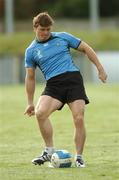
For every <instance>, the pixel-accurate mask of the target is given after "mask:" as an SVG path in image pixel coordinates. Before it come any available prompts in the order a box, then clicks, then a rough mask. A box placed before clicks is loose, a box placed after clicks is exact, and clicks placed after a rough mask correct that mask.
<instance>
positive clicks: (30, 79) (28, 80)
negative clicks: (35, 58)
mask: <svg viewBox="0 0 119 180" xmlns="http://www.w3.org/2000/svg"><path fill="white" fill-rule="evenodd" d="M25 88H26V94H27V103H28V105H27V108H26V110H25V112H24V114H28V115H29V116H32V115H34V103H33V99H34V92H35V69H33V68H26V77H25Z"/></svg>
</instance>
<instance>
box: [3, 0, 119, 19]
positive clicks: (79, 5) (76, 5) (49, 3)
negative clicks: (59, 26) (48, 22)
mask: <svg viewBox="0 0 119 180" xmlns="http://www.w3.org/2000/svg"><path fill="white" fill-rule="evenodd" d="M89 1H90V0H14V11H15V12H14V14H15V19H31V18H32V17H34V16H35V15H36V14H38V13H39V12H41V11H48V12H49V13H50V14H51V15H52V16H55V17H66V18H88V16H89ZM4 2H5V0H0V17H1V18H3V16H4ZM99 6H100V16H101V17H108V16H119V0H99Z"/></svg>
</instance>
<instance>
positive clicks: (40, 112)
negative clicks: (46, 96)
mask: <svg viewBox="0 0 119 180" xmlns="http://www.w3.org/2000/svg"><path fill="white" fill-rule="evenodd" d="M35 115H36V117H37V118H38V119H39V120H40V119H41V120H42V119H45V118H47V111H46V110H45V109H35Z"/></svg>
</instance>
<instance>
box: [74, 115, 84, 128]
mask: <svg viewBox="0 0 119 180" xmlns="http://www.w3.org/2000/svg"><path fill="white" fill-rule="evenodd" d="M73 118H74V123H75V125H76V126H84V115H83V114H75V115H74V116H73Z"/></svg>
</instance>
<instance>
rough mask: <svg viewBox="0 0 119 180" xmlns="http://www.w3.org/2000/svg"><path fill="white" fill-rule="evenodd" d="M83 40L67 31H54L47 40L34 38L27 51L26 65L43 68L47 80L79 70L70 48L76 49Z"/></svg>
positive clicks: (27, 66)
mask: <svg viewBox="0 0 119 180" xmlns="http://www.w3.org/2000/svg"><path fill="white" fill-rule="evenodd" d="M80 43H81V40H80V39H78V38H76V37H74V36H72V35H71V34H68V33H65V32H60V33H59V32H52V33H51V37H50V38H49V39H48V41H46V42H40V41H38V40H36V39H35V40H34V41H33V42H32V43H31V44H30V46H29V47H28V48H27V49H26V52H25V67H26V68H36V67H37V66H38V67H39V68H40V69H41V71H42V73H43V75H44V77H45V79H46V80H48V79H50V78H52V77H54V76H56V75H59V74H62V73H65V72H72V71H79V69H78V68H77V67H76V66H75V65H74V63H73V60H72V57H71V54H70V48H74V49H76V48H77V47H78V46H79V44H80Z"/></svg>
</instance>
